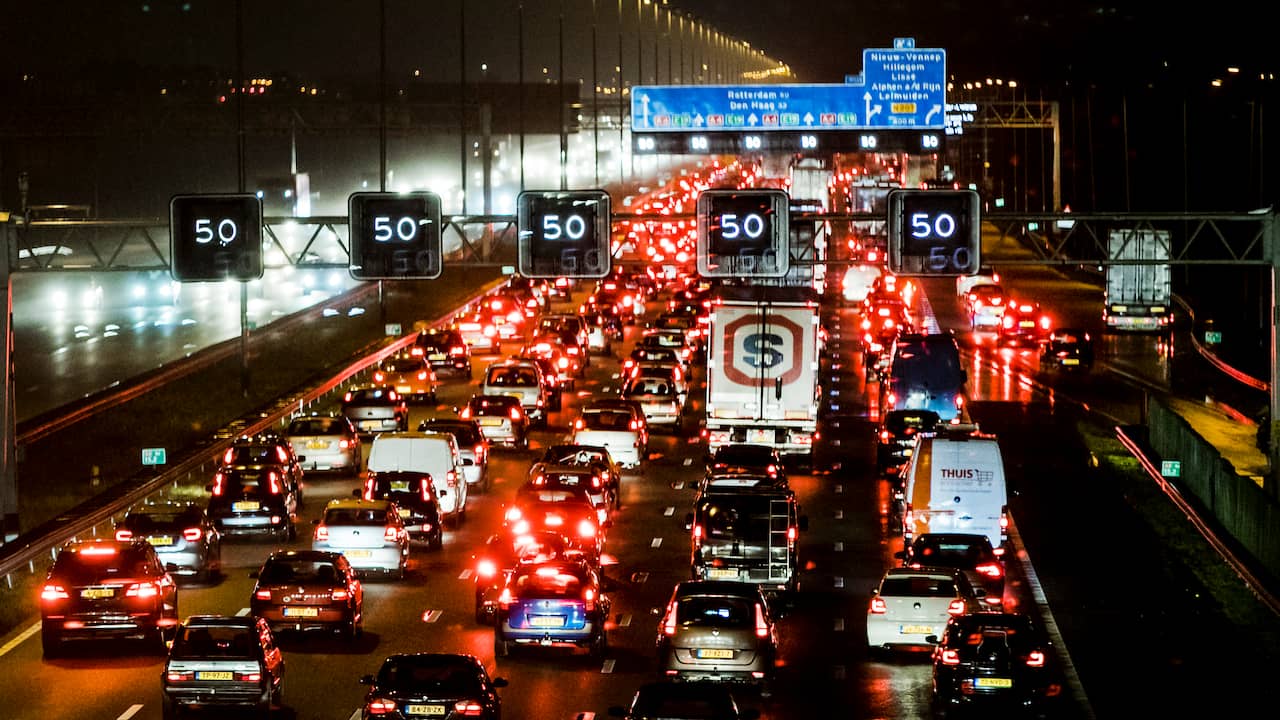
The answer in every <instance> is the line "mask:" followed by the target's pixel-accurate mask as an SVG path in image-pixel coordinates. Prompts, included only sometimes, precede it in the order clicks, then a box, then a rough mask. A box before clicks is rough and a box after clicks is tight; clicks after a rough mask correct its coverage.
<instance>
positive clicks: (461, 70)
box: [458, 0, 468, 215]
mask: <svg viewBox="0 0 1280 720" xmlns="http://www.w3.org/2000/svg"><path fill="white" fill-rule="evenodd" d="M458 150H459V153H460V156H459V160H460V161H461V168H460V175H461V176H462V214H463V215H465V214H466V213H467V154H468V153H467V0H458Z"/></svg>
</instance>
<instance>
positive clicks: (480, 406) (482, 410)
mask: <svg viewBox="0 0 1280 720" xmlns="http://www.w3.org/2000/svg"><path fill="white" fill-rule="evenodd" d="M516 407H520V399H519V398H512V397H489V398H485V399H483V400H472V401H471V412H472V413H475V414H476V415H506V414H507V413H508V412H511V408H516Z"/></svg>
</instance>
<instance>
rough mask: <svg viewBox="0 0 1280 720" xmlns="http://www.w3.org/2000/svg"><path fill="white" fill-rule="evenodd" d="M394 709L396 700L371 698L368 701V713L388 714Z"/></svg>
mask: <svg viewBox="0 0 1280 720" xmlns="http://www.w3.org/2000/svg"><path fill="white" fill-rule="evenodd" d="M395 711H396V701H395V700H389V699H387V698H373V699H372V700H370V701H369V714H370V715H389V714H390V713H393V712H395Z"/></svg>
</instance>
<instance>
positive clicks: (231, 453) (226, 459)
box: [222, 448, 236, 465]
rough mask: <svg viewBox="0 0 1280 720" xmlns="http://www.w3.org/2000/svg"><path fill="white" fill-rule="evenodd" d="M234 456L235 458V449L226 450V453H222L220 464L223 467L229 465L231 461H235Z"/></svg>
mask: <svg viewBox="0 0 1280 720" xmlns="http://www.w3.org/2000/svg"><path fill="white" fill-rule="evenodd" d="M235 456H236V449H235V448H227V451H226V452H224V453H222V463H223V464H224V465H230V464H231V461H232V460H233V459H235Z"/></svg>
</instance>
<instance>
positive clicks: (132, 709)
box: [116, 705, 142, 720]
mask: <svg viewBox="0 0 1280 720" xmlns="http://www.w3.org/2000/svg"><path fill="white" fill-rule="evenodd" d="M141 709H142V706H141V705H130V706H129V709H128V710H125V711H124V712H122V713H120V717H118V718H116V720H129V718H131V717H133V716H134V715H137V714H138V711H139V710H141Z"/></svg>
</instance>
